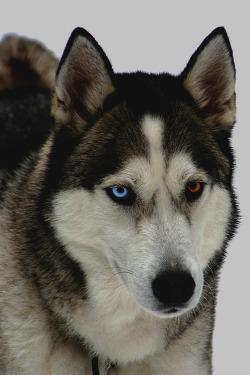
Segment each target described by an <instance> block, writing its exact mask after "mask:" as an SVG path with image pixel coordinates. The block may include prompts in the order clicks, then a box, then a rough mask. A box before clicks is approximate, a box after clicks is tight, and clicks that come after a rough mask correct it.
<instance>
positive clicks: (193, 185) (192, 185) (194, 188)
mask: <svg viewBox="0 0 250 375" xmlns="http://www.w3.org/2000/svg"><path fill="white" fill-rule="evenodd" d="M187 188H188V190H189V191H190V193H198V191H199V190H200V188H201V183H200V182H198V181H192V182H189V184H188V185H187Z"/></svg>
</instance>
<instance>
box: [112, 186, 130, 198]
mask: <svg viewBox="0 0 250 375" xmlns="http://www.w3.org/2000/svg"><path fill="white" fill-rule="evenodd" d="M111 191H112V193H113V194H114V195H115V196H116V197H117V198H126V197H127V196H128V195H129V192H128V189H127V188H126V187H125V186H120V187H114V188H112V190H111Z"/></svg>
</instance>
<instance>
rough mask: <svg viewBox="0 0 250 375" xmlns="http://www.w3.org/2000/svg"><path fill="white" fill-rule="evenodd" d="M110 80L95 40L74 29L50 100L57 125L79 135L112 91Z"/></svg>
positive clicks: (108, 68) (85, 32) (111, 72)
mask: <svg viewBox="0 0 250 375" xmlns="http://www.w3.org/2000/svg"><path fill="white" fill-rule="evenodd" d="M112 77H113V70H112V67H111V64H110V62H109V60H108V58H107V57H106V55H105V53H104V52H103V50H102V49H101V47H100V46H99V45H98V43H97V42H96V41H95V39H94V38H93V37H92V36H91V35H90V34H89V33H88V32H87V31H85V30H84V29H81V28H77V29H75V30H74V31H73V33H72V34H71V37H70V39H69V41H68V43H67V46H66V48H65V51H64V54H63V56H62V59H61V62H60V64H59V67H58V70H57V76H56V83H55V89H54V96H53V99H52V115H53V116H54V118H55V120H56V123H57V124H60V125H65V126H67V127H69V128H70V129H71V130H72V131H73V132H81V131H82V130H83V129H84V128H85V127H86V126H87V125H88V124H90V123H91V122H92V121H94V119H95V118H96V117H97V116H98V113H99V112H100V110H101V109H102V106H103V103H104V101H105V99H106V98H107V97H108V95H109V94H111V93H112V92H113V91H114V85H113V82H112Z"/></svg>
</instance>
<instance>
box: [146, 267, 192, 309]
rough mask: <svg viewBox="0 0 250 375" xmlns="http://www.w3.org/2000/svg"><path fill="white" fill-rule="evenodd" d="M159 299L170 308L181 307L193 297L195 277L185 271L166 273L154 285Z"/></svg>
mask: <svg viewBox="0 0 250 375" xmlns="http://www.w3.org/2000/svg"><path fill="white" fill-rule="evenodd" d="M152 289H153V292H154V295H155V296H156V297H157V299H158V300H159V301H160V302H162V303H164V304H165V305H166V306H167V307H168V308H171V307H172V308H173V307H181V306H183V305H184V304H185V303H187V302H188V301H189V300H190V298H191V297H192V295H193V293H194V289H195V281H194V279H193V277H192V276H191V275H190V274H189V273H187V272H184V271H165V272H162V273H160V274H159V275H158V276H157V277H156V278H155V279H154V281H153V283H152Z"/></svg>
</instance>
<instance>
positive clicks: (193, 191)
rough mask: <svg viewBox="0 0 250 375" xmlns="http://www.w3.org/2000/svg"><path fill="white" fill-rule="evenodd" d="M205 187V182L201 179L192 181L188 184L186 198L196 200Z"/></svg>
mask: <svg viewBox="0 0 250 375" xmlns="http://www.w3.org/2000/svg"><path fill="white" fill-rule="evenodd" d="M203 188H204V183H203V182H199V181H190V182H188V184H187V186H186V192H185V194H186V198H187V200H188V201H189V202H190V201H194V200H195V199H197V198H199V196H200V195H201V193H202V191H203Z"/></svg>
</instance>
